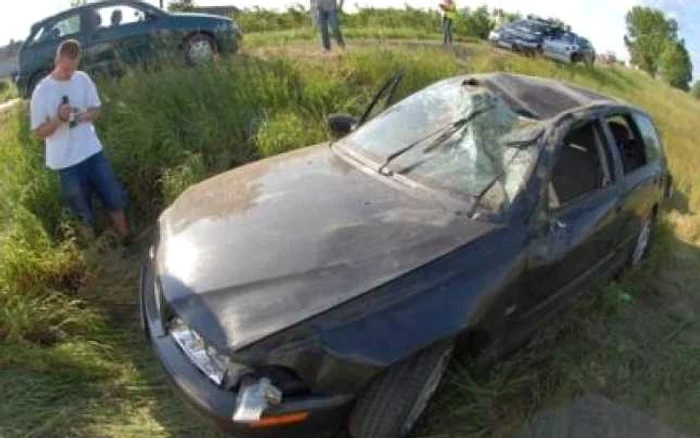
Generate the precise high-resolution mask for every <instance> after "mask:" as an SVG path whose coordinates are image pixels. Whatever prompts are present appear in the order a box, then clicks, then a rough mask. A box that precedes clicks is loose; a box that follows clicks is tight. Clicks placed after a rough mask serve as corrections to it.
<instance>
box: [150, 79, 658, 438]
mask: <svg viewBox="0 0 700 438" xmlns="http://www.w3.org/2000/svg"><path fill="white" fill-rule="evenodd" d="M400 79H401V75H395V76H394V77H393V78H392V79H390V81H389V82H388V83H387V84H389V85H387V84H385V86H384V87H382V90H383V91H382V92H380V93H379V95H378V96H380V97H382V95H383V94H384V93H385V91H386V90H387V89H391V90H392V91H391V92H389V93H388V94H389V96H388V97H387V99H386V100H387V101H388V102H389V101H391V94H393V90H394V89H395V88H396V85H397V83H398V81H400ZM377 100H378V99H375V101H377ZM387 106H388V103H387ZM370 109H371V108H370ZM368 112H369V111H368ZM467 115H474V116H473V117H467ZM454 120H466V121H465V122H464V124H460V125H459V126H456V125H455V127H454V129H451V130H448V131H445V130H444V129H441V127H444V126H450V123H452V121H454ZM330 123H331V126H332V127H334V129H332V130H333V132H334V135H335V136H336V137H337V138H336V140H335V141H334V142H333V143H332V144H331V145H330V146H329V145H318V146H313V147H310V148H306V149H301V150H298V151H294V152H290V153H287V154H284V155H280V156H277V157H273V158H271V159H268V160H263V161H260V162H257V163H252V164H249V165H246V166H243V167H241V168H238V169H234V170H232V171H229V172H227V173H224V174H222V175H219V176H217V177H215V178H213V179H212V180H208V181H204V182H202V183H200V184H198V185H196V186H193V187H192V188H191V189H189V190H188V191H186V192H185V193H184V194H183V195H182V196H181V197H180V198H178V200H176V202H175V203H174V204H173V205H172V206H170V207H169V208H168V209H167V210H166V211H165V212H164V213H163V215H162V216H161V218H160V220H159V234H158V239H157V241H156V243H155V244H154V248H153V250H152V252H151V256H150V257H149V260H148V262H147V264H146V266H145V268H144V274H143V276H142V286H141V289H142V290H141V298H142V306H141V309H142V310H141V313H142V320H143V323H144V326H145V328H146V331H147V333H149V337H150V339H151V341H152V343H153V344H154V347H155V351H156V353H157V356H158V357H159V358H160V360H161V362H163V364H164V366H165V368H166V370H167V372H168V375H169V376H170V377H171V379H172V380H173V381H174V383H175V386H176V387H177V388H179V390H180V391H181V392H184V393H185V396H186V398H187V399H189V400H190V401H191V402H192V403H193V404H194V405H195V406H197V407H199V409H200V410H202V411H203V412H204V413H205V414H206V415H207V416H208V417H210V418H211V419H212V420H213V421H214V422H215V423H216V424H217V425H218V426H220V427H221V428H224V429H227V430H230V431H233V432H235V433H237V434H240V435H251V436H258V435H261V434H262V435H265V434H267V435H266V436H282V435H287V434H289V435H292V434H297V435H300V436H308V434H310V433H312V432H317V431H319V430H321V429H324V430H325V429H339V428H341V427H343V425H344V424H347V425H348V429H349V432H350V434H351V435H352V436H353V437H355V438H362V437H373V438H394V437H400V436H405V435H406V434H407V433H408V432H410V430H411V429H412V428H413V425H414V424H415V421H416V419H417V418H418V417H419V416H420V414H421V413H422V412H423V409H425V405H426V404H427V400H429V399H430V396H432V394H433V392H434V391H435V390H436V389H437V387H438V382H439V381H440V377H441V376H442V373H443V372H444V367H445V363H446V362H445V361H446V360H447V359H449V357H450V355H451V354H452V351H453V346H454V345H457V346H458V347H460V348H459V349H458V351H460V352H464V354H468V355H471V356H473V357H481V358H488V359H494V358H497V357H498V356H500V355H502V354H504V353H506V352H508V351H510V350H512V349H513V348H516V347H517V346H519V345H521V344H522V343H523V341H525V340H526V339H527V338H528V337H530V336H532V334H533V333H534V332H535V330H536V328H537V327H538V326H539V325H540V324H541V323H542V322H543V321H545V320H547V319H549V318H551V317H552V316H554V315H556V314H557V312H558V311H559V310H560V309H562V308H563V307H564V306H565V305H566V304H567V303H569V302H570V301H571V300H572V299H573V298H574V297H576V296H577V295H578V294H580V293H581V292H583V291H586V290H587V289H589V288H590V286H591V282H592V281H594V280H596V281H597V280H599V279H602V278H608V277H611V276H612V275H614V274H615V273H616V272H618V271H619V270H620V269H621V268H623V267H624V266H626V265H627V264H630V261H631V260H632V258H631V254H632V253H633V251H634V252H635V253H640V251H641V253H645V252H646V249H647V248H646V246H644V247H640V245H642V244H644V245H647V244H648V239H646V236H647V234H645V230H644V224H647V223H649V220H653V219H654V218H655V217H656V214H657V212H658V210H659V208H660V207H661V205H662V202H663V201H664V196H665V194H666V193H669V190H668V184H669V181H670V175H669V174H668V170H667V167H666V162H665V158H664V155H663V148H662V144H661V141H660V139H659V136H658V133H657V131H656V129H655V128H654V125H653V122H651V120H650V119H649V118H648V116H646V115H645V114H644V113H642V112H641V111H639V110H637V109H635V108H631V107H628V106H626V105H623V104H620V103H618V102H616V101H613V100H611V99H609V98H606V97H604V96H600V95H596V94H595V93H593V92H591V91H589V90H583V89H580V88H576V87H570V86H567V85H564V84H560V83H555V82H552V81H546V80H542V79H536V78H527V77H524V76H518V75H508V74H492V75H471V76H468V77H458V78H451V79H446V80H444V81H440V82H438V83H436V84H434V85H431V86H429V87H427V88H426V89H424V90H421V91H419V92H417V93H415V94H413V95H411V96H409V97H407V98H405V99H404V100H401V101H399V102H398V103H396V104H394V105H392V106H390V107H389V108H388V109H387V110H385V111H383V112H379V114H378V115H376V116H374V117H371V118H368V119H367V120H364V121H362V122H360V118H353V117H352V116H349V115H336V116H333V117H332V120H331V121H330ZM431 132H435V133H436V134H435V136H431V134H429V133H431ZM437 143H439V144H437ZM438 146H439V147H438ZM397 151H398V152H397ZM639 236H641V237H639ZM642 237H644V238H642ZM636 261H637V262H638V260H636ZM381 406H383V408H381V409H380V408H379V407H381Z"/></svg>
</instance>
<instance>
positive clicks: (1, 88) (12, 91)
mask: <svg viewBox="0 0 700 438" xmlns="http://www.w3.org/2000/svg"><path fill="white" fill-rule="evenodd" d="M17 96H18V93H17V87H16V86H15V84H14V83H13V82H11V81H9V80H0V104H2V103H5V102H7V101H8V100H12V99H15V98H16V97H17Z"/></svg>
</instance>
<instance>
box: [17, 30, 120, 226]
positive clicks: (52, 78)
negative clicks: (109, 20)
mask: <svg viewBox="0 0 700 438" xmlns="http://www.w3.org/2000/svg"><path fill="white" fill-rule="evenodd" d="M79 62H80V43H78V42H77V41H75V40H65V41H63V42H62V43H61V45H60V46H59V47H58V50H57V51H56V68H55V69H54V70H53V71H52V72H51V74H50V75H48V76H47V77H46V78H44V79H43V80H42V81H41V82H39V84H38V85H37V86H36V88H35V89H34V92H33V93H32V100H31V105H30V108H31V127H32V130H33V131H34V133H35V134H36V135H37V136H38V137H39V138H41V139H43V140H45V141H46V166H47V167H49V168H50V169H53V170H56V171H57V172H58V173H59V176H60V179H61V189H62V191H63V195H64V196H65V198H66V200H67V201H68V203H69V204H70V206H71V208H72V210H73V212H74V213H75V214H76V215H77V216H79V217H80V218H81V219H82V220H83V221H85V222H86V223H87V224H89V225H90V226H91V227H94V225H95V217H94V213H93V210H92V205H91V202H90V199H91V194H92V192H93V191H94V192H96V193H97V195H99V197H100V199H101V200H102V203H103V205H104V206H105V208H106V209H107V210H108V211H109V215H110V217H111V219H112V222H113V223H114V226H115V228H116V229H117V231H118V232H119V234H120V235H121V236H122V237H123V238H125V239H126V238H127V237H128V236H129V227H128V225H127V221H126V216H125V214H124V207H125V205H126V194H125V191H124V189H123V188H122V186H121V184H119V182H118V180H117V178H116V177H115V175H114V172H113V171H112V168H111V166H110V164H109V162H108V161H107V158H106V157H105V155H104V153H103V152H102V144H101V143H100V140H99V139H98V138H97V133H96V132H95V126H94V125H93V124H92V121H93V120H95V119H96V118H97V117H98V116H99V115H100V106H101V103H100V97H99V96H98V94H97V87H95V84H94V82H93V81H92V79H90V76H88V75H87V73H85V72H82V71H76V70H77V67H78V63H79Z"/></svg>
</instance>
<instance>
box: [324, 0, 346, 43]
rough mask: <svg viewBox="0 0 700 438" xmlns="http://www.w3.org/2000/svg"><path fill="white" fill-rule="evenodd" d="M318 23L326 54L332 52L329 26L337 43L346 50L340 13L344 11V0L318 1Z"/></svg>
mask: <svg viewBox="0 0 700 438" xmlns="http://www.w3.org/2000/svg"><path fill="white" fill-rule="evenodd" d="M317 7H318V23H319V26H321V36H322V38H323V48H324V49H325V50H326V52H329V51H330V50H331V38H330V35H329V33H328V26H330V27H331V29H332V30H333V36H334V37H335V40H336V42H337V43H338V45H339V46H340V47H342V48H345V41H344V40H343V34H342V33H341V31H340V17H339V15H340V11H341V10H342V9H343V0H317Z"/></svg>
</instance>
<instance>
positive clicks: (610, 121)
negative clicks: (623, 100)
mask: <svg viewBox="0 0 700 438" xmlns="http://www.w3.org/2000/svg"><path fill="white" fill-rule="evenodd" d="M605 122H606V124H607V125H608V128H610V132H611V133H612V137H613V140H614V142H615V144H614V147H615V148H616V149H617V151H618V153H619V155H620V159H621V161H622V168H623V170H624V173H625V175H627V174H629V173H632V172H634V171H635V170H637V169H639V168H640V167H642V166H644V165H645V164H646V163H647V158H646V153H645V151H644V142H643V140H642V139H641V135H640V131H639V130H638V129H637V125H636V124H635V123H634V122H633V120H632V119H631V118H630V117H629V115H627V114H621V115H614V116H608V117H606V118H605Z"/></svg>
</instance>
